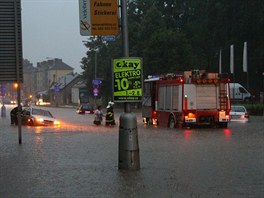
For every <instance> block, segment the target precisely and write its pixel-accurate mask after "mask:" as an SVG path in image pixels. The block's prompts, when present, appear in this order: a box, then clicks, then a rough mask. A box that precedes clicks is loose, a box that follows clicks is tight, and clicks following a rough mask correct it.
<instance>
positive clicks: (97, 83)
mask: <svg viewBox="0 0 264 198" xmlns="http://www.w3.org/2000/svg"><path fill="white" fill-rule="evenodd" d="M92 82H93V85H100V84H101V83H102V81H101V80H100V79H95V80H93V81H92Z"/></svg>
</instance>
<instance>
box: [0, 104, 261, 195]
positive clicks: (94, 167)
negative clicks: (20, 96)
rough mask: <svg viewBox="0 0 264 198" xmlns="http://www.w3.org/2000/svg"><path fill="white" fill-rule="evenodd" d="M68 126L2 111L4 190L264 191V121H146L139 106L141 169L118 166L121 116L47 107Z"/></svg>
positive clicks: (0, 180) (0, 184)
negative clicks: (199, 125) (111, 122)
mask: <svg viewBox="0 0 264 198" xmlns="http://www.w3.org/2000/svg"><path fill="white" fill-rule="evenodd" d="M48 109H49V110H50V111H51V112H52V113H53V114H54V116H55V117H56V118H57V119H59V120H61V121H62V123H63V124H62V126H61V127H57V128H53V127H27V126H22V145H19V144H18V129H17V127H16V126H10V119H9V116H8V115H9V114H8V111H10V108H7V117H6V118H0V124H1V125H0V126H1V129H0V148H1V149H0V165H1V166H0V197H98V198H99V197H100V198H101V197H109V198H112V197H113V198H115V197H120V198H123V197H124V198H125V197H142V198H146V197H150V198H153V197H158V198H163V197H164V198H167V197H177V198H185V197H186V198H188V197H190V198H214V197H221V198H226V197H232V198H233V197H238V198H251V197H252V198H261V197H264V152H263V151H264V144H263V142H264V120H263V117H251V121H250V122H249V123H230V125H229V128H228V129H215V128H203V129H167V128H159V127H152V126H144V125H143V123H142V118H141V114H140V111H139V110H136V111H135V113H136V115H137V119H138V136H139V149H140V167H141V168H140V170H139V171H123V170H122V171H120V170H118V135H119V129H118V119H119V116H120V112H116V116H115V117H116V123H117V125H116V126H114V127H105V126H104V125H102V126H95V125H93V124H92V121H93V115H77V114H76V113H75V111H74V109H72V108H48Z"/></svg>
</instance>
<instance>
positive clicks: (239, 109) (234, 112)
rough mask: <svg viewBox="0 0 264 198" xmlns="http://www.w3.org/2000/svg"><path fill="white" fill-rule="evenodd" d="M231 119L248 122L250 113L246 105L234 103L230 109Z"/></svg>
mask: <svg viewBox="0 0 264 198" xmlns="http://www.w3.org/2000/svg"><path fill="white" fill-rule="evenodd" d="M230 121H231V122H232V121H238V122H248V121H249V114H248V111H247V109H246V107H245V106H242V105H232V106H231V111H230Z"/></svg>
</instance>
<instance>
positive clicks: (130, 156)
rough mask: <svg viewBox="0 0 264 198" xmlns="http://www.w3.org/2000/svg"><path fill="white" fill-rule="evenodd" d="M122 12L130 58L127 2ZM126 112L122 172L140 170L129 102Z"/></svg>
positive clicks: (122, 125) (122, 122)
mask: <svg viewBox="0 0 264 198" xmlns="http://www.w3.org/2000/svg"><path fill="white" fill-rule="evenodd" d="M121 10H122V11H121V20H122V36H123V46H124V56H125V57H129V47H128V26H127V0H122V1H121ZM124 111H125V112H124V113H122V114H121V115H120V125H119V146H118V150H119V152H118V168H119V169H122V170H139V169H140V162H139V146H138V133H137V119H136V116H135V114H134V113H132V112H131V108H130V104H129V103H128V102H125V104H124Z"/></svg>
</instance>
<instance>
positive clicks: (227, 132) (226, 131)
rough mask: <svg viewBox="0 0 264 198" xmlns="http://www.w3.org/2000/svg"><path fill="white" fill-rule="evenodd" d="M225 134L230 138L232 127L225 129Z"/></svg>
mask: <svg viewBox="0 0 264 198" xmlns="http://www.w3.org/2000/svg"><path fill="white" fill-rule="evenodd" d="M224 134H225V137H226V138H230V137H231V136H232V131H231V129H224Z"/></svg>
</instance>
